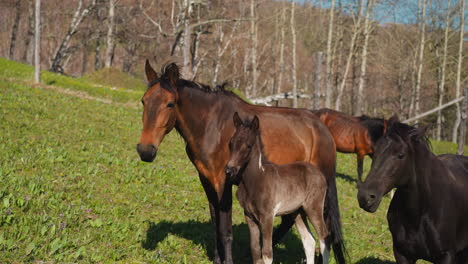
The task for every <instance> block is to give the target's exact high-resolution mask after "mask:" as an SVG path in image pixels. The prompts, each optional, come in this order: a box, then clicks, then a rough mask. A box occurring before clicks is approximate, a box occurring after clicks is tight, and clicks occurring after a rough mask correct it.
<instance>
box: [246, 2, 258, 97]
mask: <svg viewBox="0 0 468 264" xmlns="http://www.w3.org/2000/svg"><path fill="white" fill-rule="evenodd" d="M256 6H257V0H251V1H250V16H251V21H250V41H251V45H252V47H251V54H250V56H251V57H250V64H251V67H252V85H251V92H248V93H247V97H250V96H252V97H256V96H257V77H258V76H257V49H258V39H257V12H256V10H255V9H256Z"/></svg>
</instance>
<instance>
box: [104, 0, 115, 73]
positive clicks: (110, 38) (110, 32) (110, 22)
mask: <svg viewBox="0 0 468 264" xmlns="http://www.w3.org/2000/svg"><path fill="white" fill-rule="evenodd" d="M115 4H116V0H109V15H108V18H107V49H106V59H105V62H104V65H105V67H106V68H109V67H111V66H112V61H113V59H114V50H115V41H114V39H115V37H114V27H115Z"/></svg>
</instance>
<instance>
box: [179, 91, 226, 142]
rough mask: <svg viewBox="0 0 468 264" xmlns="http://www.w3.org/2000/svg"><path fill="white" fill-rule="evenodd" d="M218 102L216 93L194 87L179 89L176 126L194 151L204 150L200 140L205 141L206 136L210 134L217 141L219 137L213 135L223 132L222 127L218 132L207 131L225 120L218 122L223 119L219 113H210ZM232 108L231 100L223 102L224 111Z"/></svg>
mask: <svg viewBox="0 0 468 264" xmlns="http://www.w3.org/2000/svg"><path fill="white" fill-rule="evenodd" d="M217 103H219V99H218V98H216V95H215V94H210V93H208V92H204V91H200V90H197V89H193V88H183V89H181V90H179V101H178V108H177V121H176V125H175V128H176V130H177V131H178V132H179V134H180V135H181V136H182V137H183V138H184V140H185V142H186V143H187V145H188V146H189V147H190V149H191V150H192V151H195V150H200V151H202V149H201V147H200V146H201V145H200V142H202V141H203V137H204V136H210V137H211V140H212V142H216V141H217V139H216V138H213V137H216V136H218V137H219V136H220V134H221V132H220V131H219V130H221V129H219V130H218V131H219V132H220V133H217V134H216V133H215V134H207V133H206V131H207V128H208V127H210V126H213V125H219V126H221V125H222V123H223V122H224V120H223V121H222V122H218V121H219V120H222V119H221V118H220V117H219V115H218V113H216V114H214V115H210V112H211V111H213V109H215V107H216V104H217ZM231 108H232V107H230V103H229V102H228V103H225V104H223V112H224V113H228V112H229V109H231ZM232 112H233V111H232ZM232 114H233V113H231V117H232ZM223 118H224V117H223ZM228 120H231V119H228ZM215 130H216V129H215Z"/></svg>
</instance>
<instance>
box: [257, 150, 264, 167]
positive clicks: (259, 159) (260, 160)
mask: <svg viewBox="0 0 468 264" xmlns="http://www.w3.org/2000/svg"><path fill="white" fill-rule="evenodd" d="M258 168H259V169H261V170H262V171H265V169H264V168H263V165H262V152H261V151H260V155H258Z"/></svg>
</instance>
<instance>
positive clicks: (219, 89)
mask: <svg viewBox="0 0 468 264" xmlns="http://www.w3.org/2000/svg"><path fill="white" fill-rule="evenodd" d="M171 75H173V76H171ZM179 76H180V75H179V68H178V66H177V64H175V63H174V62H172V63H167V64H164V65H163V66H162V67H161V74H160V77H158V78H156V79H155V80H153V81H151V82H150V83H148V88H150V87H152V86H153V85H155V84H157V83H160V84H161V87H162V88H163V89H165V90H167V91H169V92H175V91H174V90H173V88H172V86H171V83H170V80H171V78H172V79H176V80H177V82H176V86H177V90H179V89H181V88H190V89H196V90H199V91H202V92H205V93H210V94H223V95H227V96H233V97H236V98H239V99H240V97H239V96H237V95H236V94H235V93H233V92H231V91H229V90H226V85H227V83H226V82H224V83H223V84H220V85H219V84H218V85H216V86H215V87H214V88H212V87H211V86H209V85H206V84H202V83H199V82H194V81H189V80H185V79H181V78H179Z"/></svg>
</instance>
